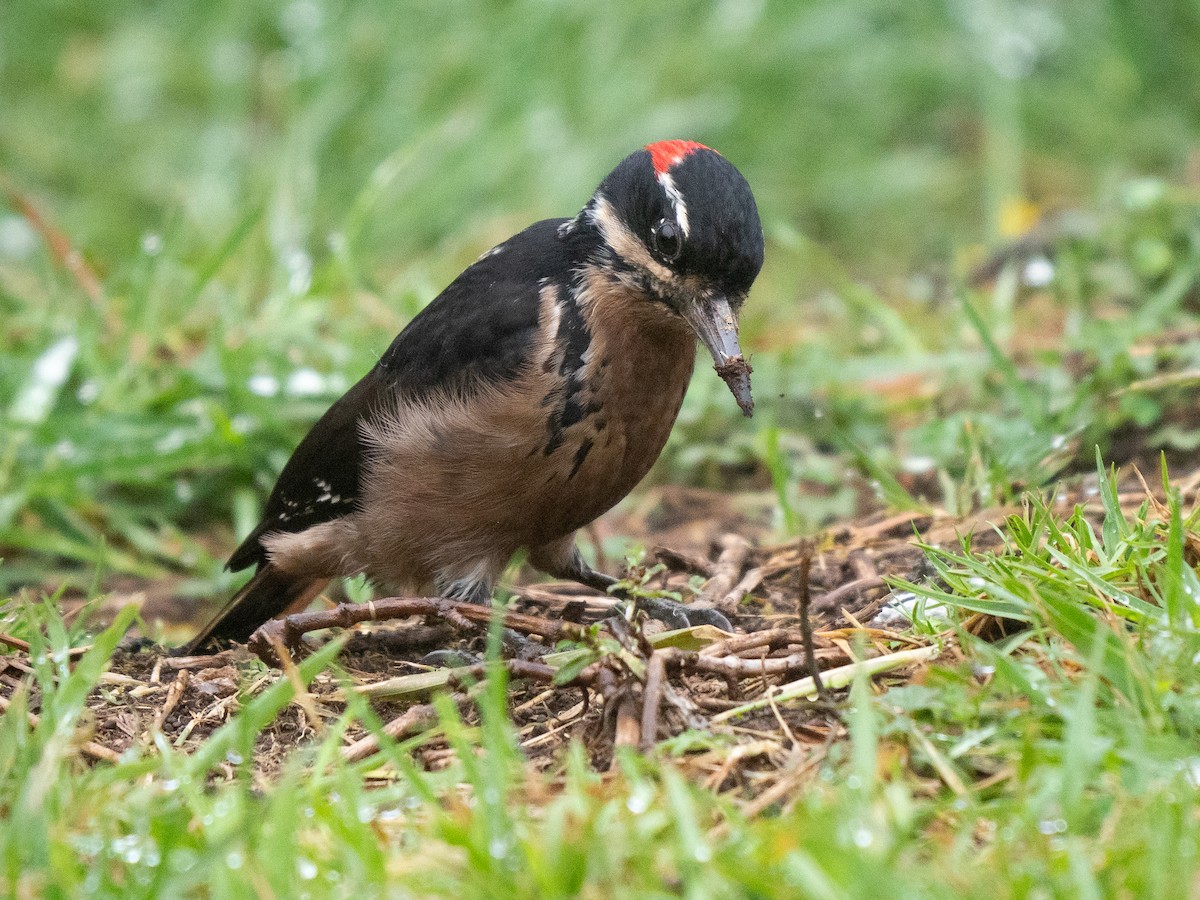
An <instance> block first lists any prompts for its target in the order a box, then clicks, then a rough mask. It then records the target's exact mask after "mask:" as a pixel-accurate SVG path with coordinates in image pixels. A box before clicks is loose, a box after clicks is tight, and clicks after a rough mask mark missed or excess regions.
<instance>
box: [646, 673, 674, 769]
mask: <svg viewBox="0 0 1200 900" xmlns="http://www.w3.org/2000/svg"><path fill="white" fill-rule="evenodd" d="M670 652H671V651H669V650H666V651H663V652H661V653H652V654H651V655H650V661H649V662H648V663H647V664H646V688H645V691H644V692H643V697H642V750H643V751H646V750H649V749H650V748H651V747H653V746H654V740H655V738H656V737H658V708H659V706H660V704H661V703H662V693H663V682H665V681H666V678H667V656H668V655H669V654H670Z"/></svg>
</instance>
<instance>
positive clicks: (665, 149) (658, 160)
mask: <svg viewBox="0 0 1200 900" xmlns="http://www.w3.org/2000/svg"><path fill="white" fill-rule="evenodd" d="M646 149H647V150H649V151H650V159H651V160H653V161H654V174H655V175H665V174H667V172H669V171H670V170H671V166H673V165H675V163H677V162H679V161H680V160H681V159H683V158H684V157H685V156H687V155H688V154H689V153H695V152H696V151H697V150H708V149H711V148H709V147H705V146H704V145H703V144H697V143H696V142H695V141H659V142H658V143H656V144H647V145H646ZM713 152H714V153H715V152H716V151H713Z"/></svg>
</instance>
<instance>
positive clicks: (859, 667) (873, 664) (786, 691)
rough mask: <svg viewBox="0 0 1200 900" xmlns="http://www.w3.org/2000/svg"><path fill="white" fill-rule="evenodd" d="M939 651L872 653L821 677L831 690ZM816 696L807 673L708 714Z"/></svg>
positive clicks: (730, 714) (733, 713)
mask: <svg viewBox="0 0 1200 900" xmlns="http://www.w3.org/2000/svg"><path fill="white" fill-rule="evenodd" d="M939 653H941V648H940V647H938V646H937V645H930V646H928V647H918V648H917V649H915V650H899V651H897V652H896V653H891V654H889V655H887V656H876V657H874V658H872V659H866V660H863V661H862V662H857V663H851V664H850V665H848V666H841V667H839V668H836V669H830V670H829V671H827V672H824V673H823V674H822V676H821V677H822V680H823V681H824V682H825V686H826V687H828V688H830V689H831V690H833V689H837V688H843V687H846V685H848V684H850V683H851V682H853V681H854V679H855V678H857V677H858V675H859V673H862V674H863V675H865V676H866V677H868V678H870V677H871V676H873V675H878V674H879V673H881V672H887V671H890V670H892V669H899V668H901V667H903V666H908V665H912V664H913V663H920V662H927V661H928V660H931V659H933V658H934V657H936V656H937V655H938V654H939ZM817 696H818V695H817V686H816V684H815V683H814V682H813V679H812V678H811V677H808V678H801V679H800V680H799V681H793V682H791V683H790V684H785V685H783V686H781V687H779V688H777V689H776V690H775V691H772V692H769V693H768V695H767V696H765V697H760V698H759V699H757V700H752V701H751V702H749V703H743V704H742V705H741V706H736V707H734V708H733V709H728V710H726V711H725V712H723V713H718V714H717V715H715V716H713V717H712V722H713V723H714V724H716V723H719V722H725V721H728V720H729V719H732V718H735V717H737V716H741V715H745V714H746V713H748V712H754V711H755V710H757V709H762V708H763V707H764V706H769V705H770V704H771V703H772V702H776V703H779V702H782V701H787V700H796V699H800V698H803V699H806V700H812V699H814V698H815V697H817Z"/></svg>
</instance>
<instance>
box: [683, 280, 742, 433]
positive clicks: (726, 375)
mask: <svg viewBox="0 0 1200 900" xmlns="http://www.w3.org/2000/svg"><path fill="white" fill-rule="evenodd" d="M683 317H684V318H685V319H687V321H688V324H689V325H691V326H692V330H693V331H695V332H696V336H697V337H699V338H700V341H701V342H702V343H703V344H704V346H705V347H707V348H708V352H709V353H711V354H712V358H713V364H714V367H715V368H716V370H717V374H718V375H720V376H721V379H722V380H723V381H724V382H725V383H726V384H727V385H729V390H730V391H731V392H732V393H733V397H734V399H735V400H737V405H738V406H740V407H741V408H742V412H743V413H745V414H746V416H747V417H749V416H752V415H753V414H754V398H753V397H751V396H750V372H751V369H750V363H748V362H746V359H745V357H743V356H742V347H741V345H740V344H739V343H738V323H737V316H736V315H734V313H733V310H732V309H731V308H730V306H729V300H728V298H726V297H723V296H721V295H720V294H714V295H713V296H711V297H706V298H698V299H696V300H694V301H692V302H691V303H687V304H685V305H684V310H683Z"/></svg>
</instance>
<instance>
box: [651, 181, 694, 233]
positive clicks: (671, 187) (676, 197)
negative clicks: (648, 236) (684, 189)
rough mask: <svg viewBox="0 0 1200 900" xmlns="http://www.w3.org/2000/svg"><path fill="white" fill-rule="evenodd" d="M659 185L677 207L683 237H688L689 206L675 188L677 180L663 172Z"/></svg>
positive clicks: (677, 216) (677, 217)
mask: <svg viewBox="0 0 1200 900" xmlns="http://www.w3.org/2000/svg"><path fill="white" fill-rule="evenodd" d="M658 183H659V184H661V185H662V188H663V190H664V191H666V192H667V197H668V198H669V199H670V201H671V205H672V206H673V207H675V218H676V220H677V221H678V222H679V228H680V230H681V231H683V236H684V237H687V236H688V231H689V229H688V212H687V204H686V203H684V202H683V194H681V193H679V188H677V187H676V186H675V179H674V178H672V177H671V173H670V172H663V173H662V174H661V175H659V176H658Z"/></svg>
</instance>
